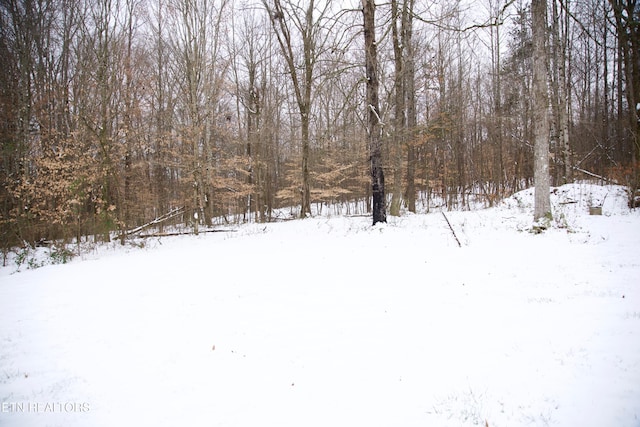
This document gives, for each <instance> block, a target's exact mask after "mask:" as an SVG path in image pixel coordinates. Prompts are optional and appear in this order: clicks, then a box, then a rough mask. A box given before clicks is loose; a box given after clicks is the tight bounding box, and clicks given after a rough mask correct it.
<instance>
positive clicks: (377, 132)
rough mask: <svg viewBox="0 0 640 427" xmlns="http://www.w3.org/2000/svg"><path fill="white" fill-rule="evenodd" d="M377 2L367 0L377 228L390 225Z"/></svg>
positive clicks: (366, 42) (370, 131) (370, 139)
mask: <svg viewBox="0 0 640 427" xmlns="http://www.w3.org/2000/svg"><path fill="white" fill-rule="evenodd" d="M375 10H376V6H375V3H374V0H363V4H362V12H363V15H364V48H365V68H366V76H367V106H366V108H367V111H368V115H367V117H368V120H367V124H368V131H367V137H368V141H367V142H368V145H369V156H370V159H371V191H372V195H373V225H375V224H377V223H378V222H387V213H386V207H385V197H384V171H383V168H382V123H381V120H380V109H379V106H378V104H379V102H378V85H379V84H378V58H377V48H376V35H375Z"/></svg>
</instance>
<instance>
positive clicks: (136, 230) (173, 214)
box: [124, 206, 184, 236]
mask: <svg viewBox="0 0 640 427" xmlns="http://www.w3.org/2000/svg"><path fill="white" fill-rule="evenodd" d="M183 213H184V206H181V207H179V208H175V209H172V210H170V211H169V212H167V213H166V214H164V215H161V216H159V217H158V218H156V219H154V220H153V221H150V222H148V223H146V224H143V225H141V226H139V227H136V228H132V229H131V230H127V231H126V232H125V233H124V234H125V235H126V236H131V235H132V234H136V233H140V232H141V231H142V230H144V229H145V228H149V227H151V226H154V225H157V224H160V223H161V222H164V221H168V220H170V219H171V218H174V217H176V216H178V215H182V214H183Z"/></svg>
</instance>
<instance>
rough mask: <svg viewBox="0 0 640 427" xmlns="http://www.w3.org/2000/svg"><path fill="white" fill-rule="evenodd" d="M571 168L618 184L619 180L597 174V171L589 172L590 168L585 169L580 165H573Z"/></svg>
mask: <svg viewBox="0 0 640 427" xmlns="http://www.w3.org/2000/svg"><path fill="white" fill-rule="evenodd" d="M571 169H573V170H576V171H578V172H582V173H583V174H585V175H589V176H591V177H593V178H598V179H601V180H603V181H606V182H609V183H611V184H616V185H617V184H618V182H617V181H615V180H613V179H609V178H607V177H604V176H602V175H597V174H595V173H593V172H589V171H588V170H584V169H582V168H579V167H577V166H571Z"/></svg>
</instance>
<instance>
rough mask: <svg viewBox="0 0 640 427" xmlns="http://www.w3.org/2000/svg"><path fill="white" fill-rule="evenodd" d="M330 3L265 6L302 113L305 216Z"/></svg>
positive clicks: (267, 3)
mask: <svg viewBox="0 0 640 427" xmlns="http://www.w3.org/2000/svg"><path fill="white" fill-rule="evenodd" d="M330 3H331V2H326V3H325V4H324V7H323V8H320V9H318V8H317V5H316V2H315V0H309V2H308V4H307V5H306V7H304V8H302V7H299V6H298V5H294V4H293V3H292V2H291V3H289V4H288V5H287V4H285V5H283V3H282V2H281V1H280V0H273V1H270V0H263V4H264V7H265V9H266V10H267V12H268V13H269V15H270V17H271V23H272V27H273V30H274V32H275V34H276V37H277V39H278V44H279V45H280V50H281V53H282V55H283V57H284V59H285V62H286V64H287V71H288V73H289V76H290V77H291V83H292V85H293V91H294V94H295V99H296V103H297V106H298V112H299V113H300V128H301V129H300V133H301V144H302V189H301V196H302V200H301V206H300V216H301V217H303V218H304V217H305V216H306V215H307V214H310V213H311V189H310V188H311V186H310V183H309V142H310V134H309V128H310V123H311V95H312V87H313V78H314V71H315V68H316V63H317V61H318V58H319V56H320V54H321V53H322V51H323V50H324V40H323V39H322V37H321V31H322V21H323V20H324V19H325V15H326V13H327V11H328V7H329V4H330ZM300 12H303V13H300ZM301 15H303V16H301ZM292 27H293V28H292ZM293 31H296V32H297V33H298V35H299V36H300V38H301V41H302V46H301V48H302V55H301V57H300V55H297V54H296V53H295V48H296V46H295V45H294V41H295V36H296V34H295V33H294V32H293ZM299 61H301V62H299Z"/></svg>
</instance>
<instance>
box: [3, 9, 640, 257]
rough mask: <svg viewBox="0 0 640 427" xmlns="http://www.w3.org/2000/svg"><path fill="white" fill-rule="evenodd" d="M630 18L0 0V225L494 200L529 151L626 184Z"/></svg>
mask: <svg viewBox="0 0 640 427" xmlns="http://www.w3.org/2000/svg"><path fill="white" fill-rule="evenodd" d="M535 6H539V9H538V11H539V14H538V15H536V14H532V9H534V8H535ZM369 9H371V10H374V9H375V11H376V13H375V17H373V16H370V15H368V14H367V13H366V12H367V11H368V10H369ZM536 16H537V18H536ZM363 18H364V19H363ZM367 19H369V20H367ZM639 21H640V6H639V5H638V4H637V2H636V1H635V0H634V1H631V0H628V1H617V0H616V1H614V0H608V1H605V0H590V1H588V2H581V3H580V4H578V3H577V2H570V1H567V0H548V1H542V2H538V1H533V2H531V3H530V2H526V1H523V0H510V1H507V0H501V1H498V0H480V1H477V2H472V3H465V2H462V1H454V2H444V1H437V0H436V1H429V2H422V1H417V0H393V1H391V2H390V3H382V2H379V3H377V4H374V3H373V2H371V1H369V0H367V1H363V2H362V3H357V2H354V3H353V4H342V3H341V4H335V2H326V1H319V0H304V1H303V0H261V1H260V2H246V1H234V0H215V1H214V0H152V1H143V0H86V1H82V2H78V1H71V0H2V1H0V58H1V61H0V144H1V145H0V146H1V148H0V150H1V162H2V163H1V164H0V181H1V183H2V184H1V186H0V215H1V218H0V221H1V223H0V242H1V244H2V247H3V248H9V247H12V246H15V245H22V244H25V243H26V244H35V243H36V242H38V241H41V240H52V239H64V240H67V241H71V240H77V241H79V240H83V239H84V240H87V239H93V240H97V241H98V240H108V239H110V238H113V237H114V236H116V235H122V236H124V235H125V233H126V232H127V231H128V230H131V229H134V228H135V227H139V226H142V225H144V224H148V223H149V222H152V221H153V220H155V219H158V218H161V217H162V216H163V215H166V214H168V213H170V212H177V211H180V214H179V215H173V216H171V221H173V222H172V223H171V224H180V225H183V226H187V227H190V228H191V229H192V230H193V231H194V232H198V231H199V229H201V228H202V227H208V226H211V225H214V224H215V223H219V222H242V221H270V220H274V219H277V218H278V217H282V215H283V213H282V211H281V210H278V209H279V208H285V207H286V208H287V209H288V210H287V212H289V213H290V216H302V217H304V216H308V215H310V214H312V212H313V209H321V208H322V207H323V206H328V205H332V204H333V205H335V204H347V203H351V205H350V206H352V207H351V208H350V209H355V210H357V211H358V212H351V213H365V212H366V213H368V214H371V213H373V216H374V222H376V218H378V220H384V216H385V215H386V213H387V208H388V211H389V213H390V214H391V215H400V214H402V212H404V211H405V210H408V211H415V210H416V208H421V209H425V210H429V209H430V208H432V207H437V208H444V209H466V208H467V207H468V205H469V202H470V201H471V200H472V199H473V200H475V201H481V202H483V203H485V204H486V205H487V206H489V205H492V204H494V203H495V202H496V201H497V200H499V199H501V198H503V197H505V196H507V195H509V194H511V193H513V192H515V191H518V190H521V189H523V188H525V187H529V186H531V185H533V183H534V175H535V172H534V171H535V169H536V167H534V166H536V162H537V161H538V160H540V159H543V158H544V160H546V161H547V162H548V168H547V171H546V173H545V172H543V175H544V176H545V177H547V178H548V179H549V185H552V186H553V185H559V184H562V183H565V182H570V181H572V180H576V179H584V178H587V177H591V176H589V175H586V174H585V172H587V173H589V174H591V175H596V176H599V177H604V178H606V179H608V180H612V181H615V182H618V183H620V184H623V185H626V186H628V187H629V188H630V189H631V190H635V189H637V188H638V186H639V184H640V179H639V174H638V162H639V161H640V58H639V57H638V55H640V53H639V52H640V25H639V24H638V22H639ZM368 34H369V35H370V36H372V37H373V36H374V35H375V39H374V38H370V39H368V38H367V35H368ZM374 84H375V85H376V86H378V87H377V88H376V89H374V88H373V87H372V86H373V85H374ZM374 90H375V92H376V98H377V100H376V99H374V98H373V91H374ZM376 104H377V105H376ZM538 141H543V142H545V141H546V143H548V146H539V145H538ZM535 147H538V148H540V150H539V151H538V150H536V149H535ZM534 159H535V161H534ZM384 178H386V179H387V182H388V183H389V185H388V186H387V187H386V192H385V187H384ZM372 180H373V181H372ZM630 197H633V192H630ZM376 215H377V217H376ZM160 225H161V226H163V225H165V224H164V223H163V224H160Z"/></svg>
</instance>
